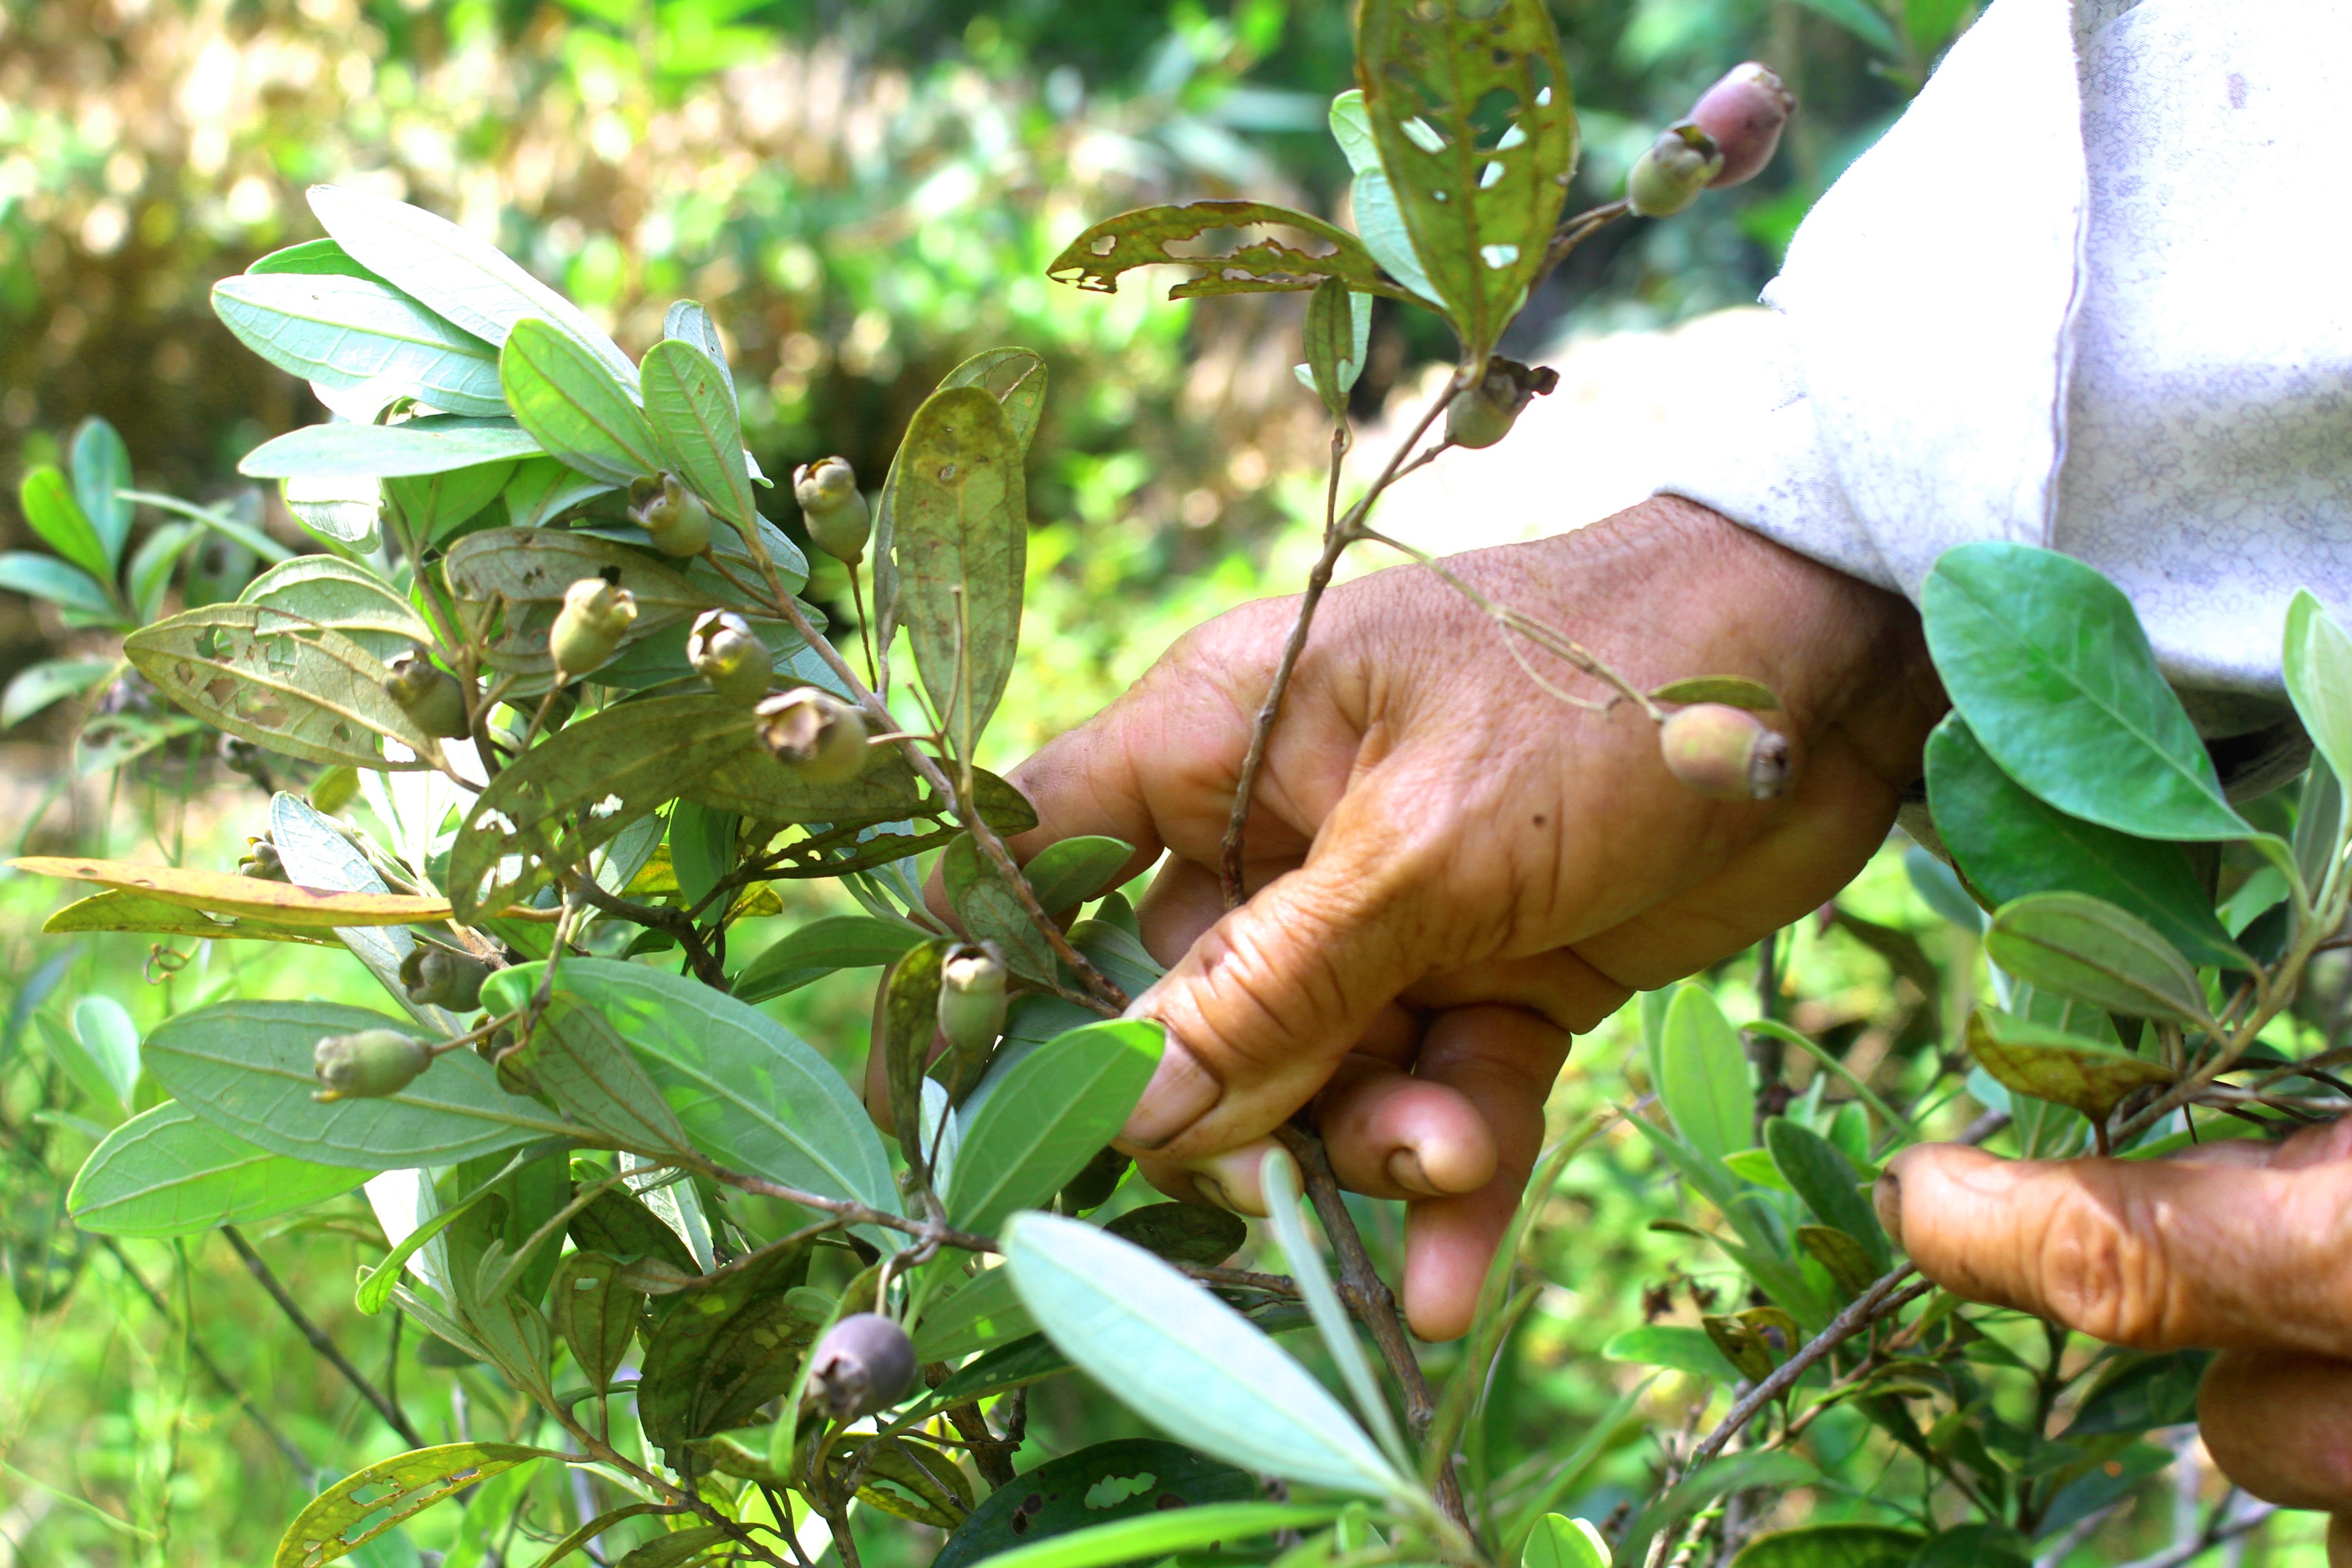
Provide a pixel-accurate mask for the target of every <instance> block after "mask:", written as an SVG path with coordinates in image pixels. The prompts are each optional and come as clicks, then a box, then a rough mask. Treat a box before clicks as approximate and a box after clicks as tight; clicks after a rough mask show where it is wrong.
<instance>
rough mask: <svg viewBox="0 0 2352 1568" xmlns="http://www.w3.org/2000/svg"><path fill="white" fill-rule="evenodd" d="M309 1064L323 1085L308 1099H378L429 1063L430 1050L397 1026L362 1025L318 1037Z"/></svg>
mask: <svg viewBox="0 0 2352 1568" xmlns="http://www.w3.org/2000/svg"><path fill="white" fill-rule="evenodd" d="M311 1064H312V1066H313V1068H315V1070H316V1071H317V1073H318V1075H319V1082H320V1084H322V1085H324V1086H325V1087H323V1088H322V1089H320V1090H319V1091H318V1092H317V1093H316V1094H313V1095H312V1096H311V1097H310V1098H311V1099H313V1100H381V1099H382V1098H383V1096H385V1095H387V1094H398V1093H399V1092H400V1091H401V1090H402V1089H405V1088H407V1087H408V1086H409V1084H410V1083H412V1082H413V1081H415V1078H416V1075H417V1074H418V1073H421V1072H423V1071H424V1070H425V1068H429V1067H431V1066H432V1065H433V1050H432V1047H429V1046H427V1045H426V1044H425V1042H424V1041H423V1040H420V1039H418V1038H417V1037H415V1036H414V1035H404V1034H402V1033H401V1032H400V1031H399V1030H397V1029H362V1030H361V1031H360V1032H359V1033H358V1034H356V1035H329V1036H328V1037H326V1038H324V1039H322V1040H320V1042H319V1044H318V1047H317V1049H316V1050H314V1051H313V1052H312V1053H311Z"/></svg>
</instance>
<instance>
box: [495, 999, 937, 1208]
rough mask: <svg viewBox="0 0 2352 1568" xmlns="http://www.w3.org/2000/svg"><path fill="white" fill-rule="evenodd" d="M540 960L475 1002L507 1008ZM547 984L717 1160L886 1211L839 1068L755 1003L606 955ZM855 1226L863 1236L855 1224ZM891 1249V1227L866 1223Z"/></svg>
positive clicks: (857, 1109)
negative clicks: (576, 1001) (593, 1020)
mask: <svg viewBox="0 0 2352 1568" xmlns="http://www.w3.org/2000/svg"><path fill="white" fill-rule="evenodd" d="M540 972H541V966H540V965H538V964H535V963H530V964H522V965H519V966H517V967H515V968H511V969H503V970H500V971H499V973H497V974H495V975H493V976H491V979H490V984H488V986H485V987H484V989H483V996H484V998H485V1001H484V1005H486V1006H493V1007H510V1006H514V1005H518V1004H519V1003H520V1002H522V1001H523V1000H524V999H526V998H527V997H529V996H530V994H531V993H532V991H533V990H534V989H535V988H536V987H537V986H538V984H539V979H540ZM555 984H556V988H557V989H558V990H560V991H563V992H567V993H569V994H572V995H574V996H576V997H578V998H580V999H581V1000H582V1001H583V1002H585V1003H587V1004H588V1005H590V1006H592V1007H593V1008H594V1009H595V1010H596V1011H597V1012H599V1013H601V1014H602V1015H603V1016H604V1021H605V1022H606V1023H608V1024H610V1025H611V1026H613V1027H614V1029H615V1030H616V1031H618V1033H619V1034H620V1037H622V1038H623V1039H625V1040H626V1041H627V1042H628V1043H629V1047H630V1049H631V1050H633V1051H634V1052H635V1053H636V1057H637V1060H638V1062H639V1064H640V1065H641V1066H643V1067H644V1068H645V1069H646V1074H647V1075H648V1076H649V1077H650V1078H651V1079H653V1081H654V1086H655V1087H656V1089H659V1090H660V1091H661V1096H662V1098H663V1100H666V1101H667V1102H668V1104H669V1108H670V1110H672V1111H673V1112H674V1113H675V1114H676V1115H677V1119H678V1121H679V1123H680V1124H681V1125H683V1126H684V1127H685V1129H686V1131H687V1135H688V1137H690V1138H692V1139H693V1140H694V1142H695V1146H696V1147H697V1148H698V1149H700V1150H702V1151H703V1152H705V1153H706V1154H707V1155H709V1158H711V1159H712V1160H714V1161H716V1162H718V1163H719V1164H721V1165H724V1166H727V1167H729V1168H730V1169H733V1170H737V1171H744V1172H749V1173H751V1174H754V1175H760V1176H765V1177H767V1178H768V1179H770V1180H771V1181H776V1182H782V1183H784V1184H788V1185H791V1186H795V1187H799V1188H801V1189H803V1190H804V1191H809V1192H814V1193H818V1194H824V1195H825V1196H828V1197H837V1198H853V1199H855V1200H856V1201H857V1202H859V1203H862V1204H864V1205H866V1206H868V1207H869V1208H876V1209H880V1210H882V1211H883V1212H885V1213H887V1214H896V1213H898V1184H897V1183H896V1182H895V1181H894V1180H893V1179H892V1176H891V1173H890V1160H889V1156H888V1155H887V1154H886V1153H885V1152H883V1148H882V1140H881V1138H880V1136H879V1135H878V1134H877V1133H876V1132H875V1131H874V1124H873V1122H871V1121H868V1120H867V1119H866V1109H865V1107H864V1106H863V1105H861V1104H859V1103H858V1100H857V1096H856V1093H855V1092H854V1091H853V1090H852V1089H850V1087H849V1085H848V1083H847V1082H845V1080H844V1079H843V1078H842V1076H841V1075H840V1074H839V1073H838V1072H835V1070H834V1069H833V1068H832V1067H831V1066H830V1065H829V1064H827V1063H826V1061H825V1059H824V1058H823V1057H821V1056H819V1055H817V1053H816V1052H815V1051H814V1049H812V1048H811V1047H809V1046H808V1045H806V1044H805V1043H803V1041H802V1040H800V1039H799V1038H798V1037H795V1036H794V1035H793V1033H792V1032H791V1031H790V1030H788V1029H786V1028H785V1027H784V1026H782V1025H781V1024H779V1023H777V1022H776V1021H775V1020H774V1019H772V1018H771V1017H769V1016H767V1015H766V1014H764V1013H762V1012H761V1011H760V1010H759V1009H758V1008H756V1007H751V1006H747V1005H744V1004H743V1003H740V1002H738V1001H736V1000H735V999H734V998H733V997H731V996H723V995H721V994H719V993H718V992H716V991H713V990H712V989H710V987H709V986H707V985H701V984H697V983H695V982H694V981H692V980H688V979H687V978H685V977H684V976H682V975H676V974H663V973H658V972H656V971H655V970H651V969H647V968H645V967H643V966H642V965H639V964H634V963H614V962H612V961H610V960H607V959H588V958H572V959H566V960H565V961H564V962H563V963H562V964H561V965H560V966H559V967H558V968H557V971H556V977H555ZM859 1234H861V1235H866V1234H868V1232H867V1231H866V1229H861V1230H860V1232H859ZM871 1235H872V1236H873V1237H882V1238H884V1239H883V1240H882V1241H881V1242H880V1245H883V1246H886V1247H896V1246H898V1245H899V1244H900V1242H901V1240H902V1239H903V1238H901V1237H898V1234H897V1233H896V1232H890V1231H881V1230H874V1231H872V1232H871Z"/></svg>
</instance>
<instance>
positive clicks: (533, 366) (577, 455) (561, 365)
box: [499, 318, 662, 485]
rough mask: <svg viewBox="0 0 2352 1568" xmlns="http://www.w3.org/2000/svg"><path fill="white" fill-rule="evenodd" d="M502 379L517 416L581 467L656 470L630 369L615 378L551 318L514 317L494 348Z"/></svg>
mask: <svg viewBox="0 0 2352 1568" xmlns="http://www.w3.org/2000/svg"><path fill="white" fill-rule="evenodd" d="M632 369H634V367H632ZM499 384H500V385H501V386H503V387H504V388H505V389H506V399H507V403H508V405H509V406H510V407H511V408H513V410H514V416H515V419H516V421H517V422H518V423H520V425H521V426H522V427H523V428H524V429H526V430H528V431H530V433H531V435H532V437H534V438H535V439H536V440H537V441H538V442H539V444H540V446H541V447H542V448H544V449H545V450H547V451H549V452H551V453H552V454H554V455H555V456H556V457H558V458H562V459H563V460H564V461H565V462H566V463H568V464H570V465H571V466H572V468H576V469H578V470H579V471H580V472H582V473H583V474H587V475H589V476H590V477H592V478H593V479H603V480H604V482H605V483H607V484H614V485H625V484H627V483H628V482H629V481H630V480H631V479H635V478H636V477H637V476H638V475H640V474H652V473H658V472H660V471H661V467H662V460H661V452H660V449H659V448H658V447H656V446H655V444H654V433H653V429H652V427H651V426H648V425H647V424H646V416H645V415H644V414H643V413H642V412H641V411H639V409H638V407H637V404H636V395H637V393H636V384H635V376H634V375H632V376H631V377H630V379H629V380H627V381H620V380H616V379H615V378H614V374H613V373H612V372H611V371H610V370H609V369H608V368H606V367H605V366H604V365H603V364H600V363H598V362H597V360H596V358H595V356H594V355H593V354H591V353H589V352H588V351H587V350H586V349H583V348H582V347H581V346H580V345H579V343H578V342H574V341H573V340H572V339H571V338H569V337H566V336H565V335H564V334H563V333H562V332H561V331H557V330H556V328H554V327H553V326H551V325H550V324H549V323H548V322H546V321H540V320H537V319H536V318H534V319H531V320H528V321H518V322H517V323H515V327H514V331H512V332H511V333H510V334H509V336H508V338H507V342H506V347H505V348H504V349H502V350H501V351H499Z"/></svg>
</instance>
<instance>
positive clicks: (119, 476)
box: [69, 414, 131, 576]
mask: <svg viewBox="0 0 2352 1568" xmlns="http://www.w3.org/2000/svg"><path fill="white" fill-rule="evenodd" d="M69 460H70V461H71V463H72V465H73V488H74V500H77V501H78V502H79V503H80V505H81V514H82V516H84V517H86V518H88V519H89V525H90V527H91V528H92V529H93V530H95V531H97V533H98V542H99V543H100V545H101V546H103V547H104V549H105V552H106V568H107V569H106V571H105V572H104V573H103V574H101V575H105V576H111V575H112V574H113V570H114V563H116V562H118V561H121V559H122V547H123V545H125V544H126V543H128V542H130V539H131V500H130V498H129V497H127V496H125V495H124V494H123V493H122V492H123V491H124V490H127V489H130V488H131V452H130V449H129V448H128V447H124V446H123V444H122V436H121V432H119V431H117V430H116V429H115V427H114V426H111V425H110V424H108V423H107V422H106V421H105V420H103V419H101V418H100V417H99V416H97V415H95V414H93V415H91V416H89V418H87V419H85V420H83V421H82V422H81V424H80V425H79V426H77V427H76V428H75V430H74V438H73V453H72V457H71V458H70V459H69Z"/></svg>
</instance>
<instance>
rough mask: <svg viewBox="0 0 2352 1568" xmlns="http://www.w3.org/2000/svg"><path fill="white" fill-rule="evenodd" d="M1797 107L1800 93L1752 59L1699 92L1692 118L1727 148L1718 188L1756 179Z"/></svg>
mask: <svg viewBox="0 0 2352 1568" xmlns="http://www.w3.org/2000/svg"><path fill="white" fill-rule="evenodd" d="M1796 111H1797V99H1796V95H1795V94H1794V93H1792V92H1790V90H1789V89H1788V88H1786V87H1785V86H1783V85H1782V84H1781V81H1780V78H1779V77H1778V76H1776V75H1774V74H1773V73H1772V71H1771V69H1770V68H1769V67H1766V66H1762V65H1759V64H1758V63H1757V62H1756V61H1754V60H1749V61H1748V63H1747V64H1745V65H1738V66H1734V67H1732V68H1731V69H1730V70H1729V71H1727V73H1725V75H1724V78H1723V79H1722V80H1721V81H1718V82H1717V83H1716V84H1715V85H1714V86H1713V87H1711V88H1708V89H1706V91H1705V92H1704V93H1702V94H1700V95H1699V100H1698V102H1697V103H1696V104H1695V105H1693V106H1692V108H1691V111H1690V122H1691V123H1692V124H1694V125H1696V126H1697V127H1698V128H1699V129H1700V130H1701V131H1704V132H1706V133H1707V135H1709V136H1710V137H1712V138H1714V140H1715V144H1716V146H1717V148H1719V149H1721V150H1722V153H1723V167H1722V169H1721V170H1720V171H1719V172H1717V174H1716V176H1715V178H1714V180H1713V181H1712V182H1710V184H1711V188H1713V189H1715V190H1718V191H1719V190H1721V189H1723V188H1724V187H1725V186H1726V185H1736V184H1740V183H1741V182H1743V181H1746V180H1751V179H1754V178H1755V177H1756V174H1757V173H1758V171H1759V170H1761V169H1762V168H1763V167H1764V165H1765V164H1767V163H1770V162H1771V161H1772V154H1773V153H1774V152H1775V151H1777V150H1778V149H1779V147H1780V132H1781V130H1782V129H1783V128H1784V127H1785V126H1787V124H1788V123H1789V116H1790V115H1791V114H1794V113H1795V112H1796Z"/></svg>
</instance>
